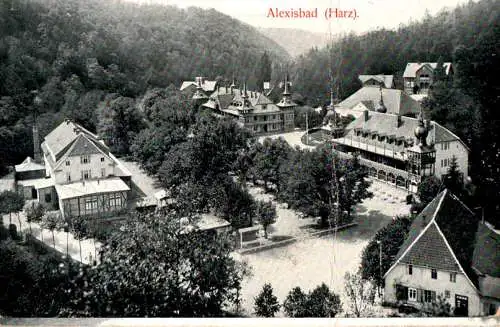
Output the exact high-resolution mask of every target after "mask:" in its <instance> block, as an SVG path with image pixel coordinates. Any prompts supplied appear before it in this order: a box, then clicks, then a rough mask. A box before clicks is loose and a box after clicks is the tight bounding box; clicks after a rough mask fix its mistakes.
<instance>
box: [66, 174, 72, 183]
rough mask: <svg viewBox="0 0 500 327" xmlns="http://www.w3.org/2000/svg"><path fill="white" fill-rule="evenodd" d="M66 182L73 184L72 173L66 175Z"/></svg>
mask: <svg viewBox="0 0 500 327" xmlns="http://www.w3.org/2000/svg"><path fill="white" fill-rule="evenodd" d="M66 181H68V182H71V173H66Z"/></svg>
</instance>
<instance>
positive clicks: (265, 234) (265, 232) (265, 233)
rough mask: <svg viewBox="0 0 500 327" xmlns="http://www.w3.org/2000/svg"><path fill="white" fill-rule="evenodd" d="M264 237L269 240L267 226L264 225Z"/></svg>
mask: <svg viewBox="0 0 500 327" xmlns="http://www.w3.org/2000/svg"><path fill="white" fill-rule="evenodd" d="M264 238H265V239H266V240H267V226H264Z"/></svg>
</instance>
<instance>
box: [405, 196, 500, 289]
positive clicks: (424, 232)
mask: <svg viewBox="0 0 500 327" xmlns="http://www.w3.org/2000/svg"><path fill="white" fill-rule="evenodd" d="M427 226H428V228H427V229H426V227H427ZM438 228H439V229H440V230H441V232H442V235H441V234H440V233H439V232H438ZM477 228H478V221H477V218H476V216H475V215H474V214H473V213H472V212H471V211H470V210H469V208H467V207H466V206H465V205H464V204H463V203H462V202H461V201H460V200H459V199H458V198H457V197H455V196H454V195H453V194H451V193H450V192H449V191H447V190H444V191H443V192H441V193H440V194H438V196H436V197H435V198H434V199H433V200H432V201H431V203H429V204H428V205H427V206H426V207H425V208H424V210H423V211H422V212H421V213H420V214H419V215H418V216H417V217H416V218H415V219H414V221H413V222H412V225H411V227H410V231H409V235H408V237H407V239H406V240H405V242H404V243H403V245H402V246H401V248H400V250H399V252H398V254H397V256H396V260H400V262H407V263H413V264H415V265H417V264H418V265H422V266H429V267H432V268H436V269H443V270H458V269H459V268H458V265H457V263H460V266H461V267H462V268H463V270H464V271H465V273H466V274H467V276H468V277H469V279H470V280H471V281H472V282H473V283H474V284H475V285H476V286H478V279H477V275H476V274H475V273H474V271H473V269H472V264H473V252H474V247H475V244H476V231H477ZM443 237H444V238H443ZM445 241H446V242H448V244H449V246H450V248H451V250H452V251H453V254H454V255H455V257H456V258H457V260H458V262H456V261H455V260H454V259H453V254H452V253H451V252H450V251H449V249H448V247H447V246H446V245H445V244H446V243H445ZM491 250H493V249H491V248H490V249H486V250H485V251H488V252H489V251H491ZM488 255H493V254H491V253H490V254H487V256H488Z"/></svg>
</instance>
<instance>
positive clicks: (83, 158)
mask: <svg viewBox="0 0 500 327" xmlns="http://www.w3.org/2000/svg"><path fill="white" fill-rule="evenodd" d="M80 163H82V164H88V163H90V156H89V155H88V154H86V155H83V156H81V157H80Z"/></svg>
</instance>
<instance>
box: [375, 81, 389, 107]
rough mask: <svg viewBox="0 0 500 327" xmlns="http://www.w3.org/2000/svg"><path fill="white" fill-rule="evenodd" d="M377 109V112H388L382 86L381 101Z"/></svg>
mask: <svg viewBox="0 0 500 327" xmlns="http://www.w3.org/2000/svg"><path fill="white" fill-rule="evenodd" d="M375 110H376V111H377V112H381V113H386V112H387V108H386V106H385V104H384V99H383V97H382V86H381V87H380V101H379V103H378V105H377V107H376V108H375Z"/></svg>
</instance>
